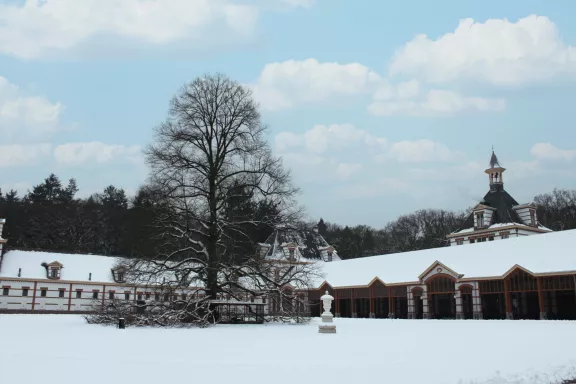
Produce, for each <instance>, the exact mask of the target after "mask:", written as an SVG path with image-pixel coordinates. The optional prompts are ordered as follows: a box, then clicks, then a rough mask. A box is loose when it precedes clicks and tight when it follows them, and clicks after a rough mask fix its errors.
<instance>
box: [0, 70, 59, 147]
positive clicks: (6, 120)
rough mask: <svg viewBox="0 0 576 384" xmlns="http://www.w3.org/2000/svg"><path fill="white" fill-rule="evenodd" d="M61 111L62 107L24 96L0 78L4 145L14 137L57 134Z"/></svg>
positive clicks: (46, 100)
mask: <svg viewBox="0 0 576 384" xmlns="http://www.w3.org/2000/svg"><path fill="white" fill-rule="evenodd" d="M63 110H64V106H63V105H62V103H59V102H52V101H50V100H48V99H47V98H45V97H43V96H38V95H28V94H27V93H26V92H24V90H22V89H21V88H20V87H18V86H17V85H16V84H13V83H11V82H10V81H8V79H6V78H4V77H2V76H0V134H1V135H2V138H3V139H4V140H5V141H6V140H10V139H13V138H14V136H16V135H18V137H20V138H22V137H23V136H38V135H42V134H45V133H49V132H53V131H55V130H57V129H58V128H59V120H60V116H61V114H62V112H63Z"/></svg>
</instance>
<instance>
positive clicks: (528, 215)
mask: <svg viewBox="0 0 576 384" xmlns="http://www.w3.org/2000/svg"><path fill="white" fill-rule="evenodd" d="M505 171H506V168H503V167H502V166H501V165H500V162H499V161H498V157H497V156H496V154H495V153H494V151H492V156H491V157H490V166H489V168H488V169H486V170H485V171H484V172H485V173H486V174H487V175H488V185H489V190H488V192H487V193H486V195H485V196H484V198H483V199H482V201H481V202H480V203H478V204H477V205H476V206H475V207H474V208H473V210H472V212H471V213H470V215H469V216H468V218H467V219H466V221H465V222H464V223H463V225H462V226H461V227H460V228H459V229H458V230H456V231H455V232H453V233H451V234H449V235H448V236H447V239H448V240H449V245H450V246H453V245H464V244H475V243H482V242H485V241H494V240H501V239H509V238H511V237H521V236H530V235H537V234H542V233H548V232H552V231H551V230H550V229H548V228H546V227H544V226H542V225H541V224H540V223H539V222H538V218H537V217H536V206H535V205H534V203H529V204H518V202H517V201H516V200H515V199H514V198H513V197H512V196H510V194H509V193H508V192H506V190H505V189H504V178H503V175H504V172H505Z"/></svg>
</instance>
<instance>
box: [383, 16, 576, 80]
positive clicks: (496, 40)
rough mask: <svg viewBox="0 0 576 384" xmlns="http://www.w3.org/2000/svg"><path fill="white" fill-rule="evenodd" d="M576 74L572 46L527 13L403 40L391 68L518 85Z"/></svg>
mask: <svg viewBox="0 0 576 384" xmlns="http://www.w3.org/2000/svg"><path fill="white" fill-rule="evenodd" d="M566 74H570V75H574V74H576V47H574V46H570V45H566V44H564V43H563V41H562V39H561V37H560V33H559V31H558V28H557V27H556V25H555V24H554V23H553V22H552V21H551V20H550V19H549V18H547V17H543V16H537V15H530V16H528V17H525V18H521V19H519V20H517V21H516V22H511V21H509V20H507V19H489V20H487V21H485V22H476V21H474V20H473V19H464V20H461V21H460V23H459V25H458V26H457V28H456V29H455V30H454V31H453V32H451V33H447V34H445V35H443V36H441V37H439V38H437V39H432V38H430V37H428V36H426V35H425V34H420V35H417V36H416V37H414V38H413V39H412V40H411V41H409V42H408V43H406V44H405V45H404V46H403V47H402V48H401V49H400V50H399V51H398V52H397V53H396V55H395V56H394V58H393V59H392V61H391V63H390V66H389V75H390V76H391V77H396V76H402V77H408V78H416V79H419V80H422V81H426V82H431V83H449V82H453V81H458V80H473V81H482V82H488V83H490V84H495V85H521V84H526V83H533V82H538V81H543V80H548V79H551V78H553V77H555V76H557V75H566Z"/></svg>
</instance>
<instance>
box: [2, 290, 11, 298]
mask: <svg viewBox="0 0 576 384" xmlns="http://www.w3.org/2000/svg"><path fill="white" fill-rule="evenodd" d="M9 294H10V288H2V296H8V295H9Z"/></svg>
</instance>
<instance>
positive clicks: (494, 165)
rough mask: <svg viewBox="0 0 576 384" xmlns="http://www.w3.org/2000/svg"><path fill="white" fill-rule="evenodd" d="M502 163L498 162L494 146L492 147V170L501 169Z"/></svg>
mask: <svg viewBox="0 0 576 384" xmlns="http://www.w3.org/2000/svg"><path fill="white" fill-rule="evenodd" d="M500 167H501V166H500V163H499V162H498V157H497V156H496V154H495V153H494V146H492V156H490V168H500Z"/></svg>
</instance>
